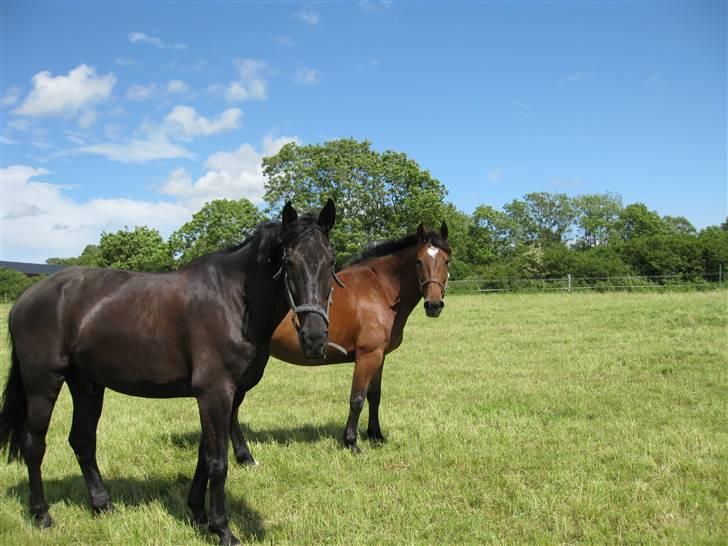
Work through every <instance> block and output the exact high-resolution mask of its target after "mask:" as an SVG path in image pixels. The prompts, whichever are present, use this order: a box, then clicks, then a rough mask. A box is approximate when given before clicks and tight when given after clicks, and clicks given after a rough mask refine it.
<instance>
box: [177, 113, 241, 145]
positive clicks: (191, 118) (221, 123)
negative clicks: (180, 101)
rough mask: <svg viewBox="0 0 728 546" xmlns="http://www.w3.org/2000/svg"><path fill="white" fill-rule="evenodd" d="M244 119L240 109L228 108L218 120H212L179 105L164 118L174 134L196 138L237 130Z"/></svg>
mask: <svg viewBox="0 0 728 546" xmlns="http://www.w3.org/2000/svg"><path fill="white" fill-rule="evenodd" d="M242 117H243V112H242V111H241V110H240V109H239V108H228V109H227V110H225V111H224V112H222V113H221V114H220V115H219V116H217V118H215V119H212V120H210V119H207V118H206V117H204V116H201V115H200V114H198V113H197V111H196V110H195V109H194V108H192V107H190V106H182V105H178V106H175V107H174V109H173V110H172V111H171V112H170V113H169V114H167V115H166V116H165V117H164V122H165V124H166V125H167V126H168V128H169V132H171V133H172V134H175V135H181V136H183V137H195V136H209V135H214V134H215V133H220V132H222V131H230V130H232V129H237V128H238V126H239V124H240V119H241V118H242Z"/></svg>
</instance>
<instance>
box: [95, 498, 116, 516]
mask: <svg viewBox="0 0 728 546" xmlns="http://www.w3.org/2000/svg"><path fill="white" fill-rule="evenodd" d="M93 509H94V513H96V514H110V513H112V512H116V507H115V506H114V504H113V503H112V502H111V500H108V501H106V502H105V503H103V504H99V505H97V506H94V507H93Z"/></svg>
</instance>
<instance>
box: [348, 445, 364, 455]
mask: <svg viewBox="0 0 728 546" xmlns="http://www.w3.org/2000/svg"><path fill="white" fill-rule="evenodd" d="M346 447H348V448H349V451H351V453H352V454H353V455H359V454H360V453H361V449H359V446H357V445H356V444H351V445H349V446H346Z"/></svg>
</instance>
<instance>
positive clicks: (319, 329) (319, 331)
mask: <svg viewBox="0 0 728 546" xmlns="http://www.w3.org/2000/svg"><path fill="white" fill-rule="evenodd" d="M298 341H299V343H300V344H301V350H302V351H303V356H304V357H306V358H309V359H321V358H324V357H325V356H326V346H327V344H328V341H329V329H328V327H327V326H326V324H325V323H324V321H323V320H322V319H321V317H319V316H318V315H314V314H309V315H307V316H306V318H305V319H304V321H303V324H302V325H301V328H300V330H298Z"/></svg>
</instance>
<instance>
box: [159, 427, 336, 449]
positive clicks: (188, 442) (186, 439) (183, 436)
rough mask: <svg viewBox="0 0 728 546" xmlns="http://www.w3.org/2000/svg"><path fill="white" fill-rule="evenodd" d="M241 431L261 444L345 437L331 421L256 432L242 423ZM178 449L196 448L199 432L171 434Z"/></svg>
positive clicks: (281, 443) (247, 438)
mask: <svg viewBox="0 0 728 546" xmlns="http://www.w3.org/2000/svg"><path fill="white" fill-rule="evenodd" d="M240 429H241V430H242V431H243V436H245V439H246V441H248V442H254V443H261V444H280V445H287V444H297V443H303V444H315V443H317V442H320V441H321V440H327V439H331V438H336V439H337V440H338V439H340V438H341V437H342V436H343V433H344V429H343V427H342V425H341V423H337V422H335V421H329V422H328V423H326V424H323V425H308V424H307V425H300V426H295V427H276V428H266V429H260V430H254V429H252V428H250V426H248V425H246V424H244V423H241V425H240ZM168 439H169V441H171V442H172V443H173V444H174V445H175V446H177V447H186V448H190V447H196V446H197V444H198V443H199V442H200V433H199V432H184V433H179V434H171V435H170V436H169V437H168Z"/></svg>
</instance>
